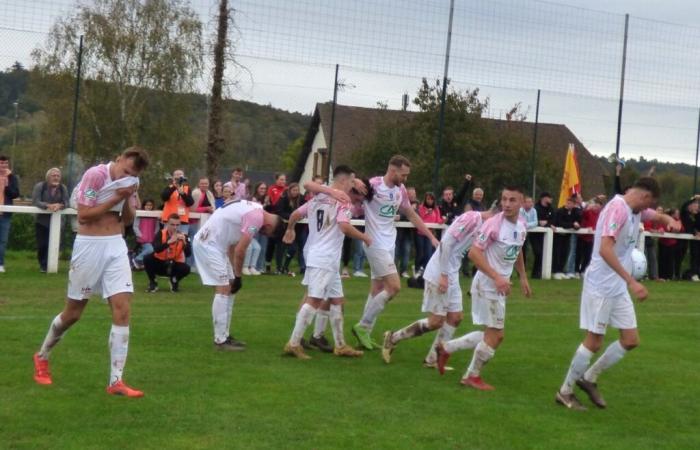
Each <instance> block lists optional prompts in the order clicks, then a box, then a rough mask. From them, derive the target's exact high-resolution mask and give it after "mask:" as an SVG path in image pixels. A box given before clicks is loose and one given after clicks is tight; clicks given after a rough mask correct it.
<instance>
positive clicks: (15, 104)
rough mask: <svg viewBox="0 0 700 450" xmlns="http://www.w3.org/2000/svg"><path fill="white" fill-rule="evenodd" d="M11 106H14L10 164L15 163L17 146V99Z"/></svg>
mask: <svg viewBox="0 0 700 450" xmlns="http://www.w3.org/2000/svg"><path fill="white" fill-rule="evenodd" d="M12 106H14V107H15V137H14V139H13V140H12V154H11V155H10V160H12V164H16V162H15V148H16V147H17V122H18V121H19V99H17V101H15V102H14V103H13V104H12Z"/></svg>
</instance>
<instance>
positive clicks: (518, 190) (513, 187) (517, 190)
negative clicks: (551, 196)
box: [503, 185, 541, 198]
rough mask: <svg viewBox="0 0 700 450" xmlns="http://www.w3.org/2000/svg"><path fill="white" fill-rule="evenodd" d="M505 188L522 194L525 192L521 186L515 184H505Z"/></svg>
mask: <svg viewBox="0 0 700 450" xmlns="http://www.w3.org/2000/svg"><path fill="white" fill-rule="evenodd" d="M503 190H504V191H514V192H519V193H521V194H522V193H523V190H522V188H520V187H518V186H514V185H507V186H504V187H503ZM540 198H541V197H540Z"/></svg>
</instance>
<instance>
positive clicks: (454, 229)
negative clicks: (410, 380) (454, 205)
mask: <svg viewBox="0 0 700 450" xmlns="http://www.w3.org/2000/svg"><path fill="white" fill-rule="evenodd" d="M488 217H491V213H490V212H484V213H480V212H477V211H469V212H465V213H464V214H462V215H460V216H457V218H456V219H453V220H454V221H453V222H452V225H450V227H449V228H448V229H447V230H446V231H445V232H444V233H443V236H442V240H441V241H440V245H439V246H438V248H437V250H436V251H435V253H433V256H432V257H431V258H430V261H429V262H428V265H427V266H426V268H425V272H424V273H423V279H424V280H425V288H424V290H423V308H422V310H423V312H424V313H429V316H428V318H427V319H421V320H418V321H416V322H413V323H412V324H410V325H408V326H407V327H405V328H402V329H400V330H398V331H395V332H391V331H386V332H385V333H384V344H383V345H382V358H383V359H384V362H385V363H387V364H389V363H390V362H391V354H392V353H393V351H394V348H395V347H396V345H397V344H398V343H399V342H400V341H403V340H404V339H410V338H413V337H417V336H420V335H422V334H424V333H427V332H429V331H433V330H437V329H438V328H439V329H440V330H439V331H438V333H437V335H436V336H435V340H434V341H433V343H432V345H431V346H430V351H429V352H428V355H427V356H426V358H425V360H424V361H423V365H424V366H425V367H429V368H435V367H437V353H436V351H435V347H436V345H437V343H438V342H443V341H447V340H450V339H452V335H453V334H454V332H455V329H456V328H457V327H458V326H459V324H460V322H461V321H462V318H463V317H464V316H463V314H462V289H461V288H460V286H459V268H460V267H461V265H462V259H463V258H464V255H465V254H466V252H467V251H469V248H470V247H471V245H472V242H473V241H474V238H475V237H476V235H477V233H478V231H479V227H481V223H482V220H483V219H484V218H488Z"/></svg>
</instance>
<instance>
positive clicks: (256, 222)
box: [241, 208, 263, 237]
mask: <svg viewBox="0 0 700 450" xmlns="http://www.w3.org/2000/svg"><path fill="white" fill-rule="evenodd" d="M262 225H263V210H262V208H256V209H254V210H252V211H249V212H247V213H245V214H244V215H243V218H242V219H241V233H242V234H247V235H248V236H250V237H253V236H255V235H256V234H257V232H258V231H260V228H262Z"/></svg>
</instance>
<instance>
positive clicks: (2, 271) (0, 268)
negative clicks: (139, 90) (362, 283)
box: [0, 266, 698, 278]
mask: <svg viewBox="0 0 700 450" xmlns="http://www.w3.org/2000/svg"><path fill="white" fill-rule="evenodd" d="M0 273H5V266H0ZM365 276H367V275H365ZM697 277H698V276H697V275H695V278H697Z"/></svg>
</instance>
